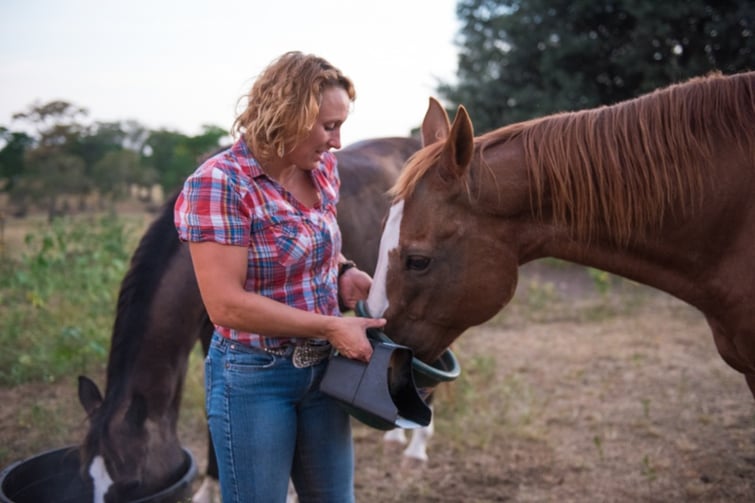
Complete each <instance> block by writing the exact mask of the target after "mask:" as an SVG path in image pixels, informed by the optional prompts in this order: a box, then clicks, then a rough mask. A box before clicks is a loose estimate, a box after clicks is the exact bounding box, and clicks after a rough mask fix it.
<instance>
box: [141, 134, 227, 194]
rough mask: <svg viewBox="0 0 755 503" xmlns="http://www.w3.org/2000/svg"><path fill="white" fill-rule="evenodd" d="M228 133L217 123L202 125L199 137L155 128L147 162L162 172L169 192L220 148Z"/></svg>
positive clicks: (159, 175) (146, 150)
mask: <svg viewBox="0 0 755 503" xmlns="http://www.w3.org/2000/svg"><path fill="white" fill-rule="evenodd" d="M226 134H227V133H226V132H225V131H224V130H222V129H220V128H219V127H217V126H209V125H205V126H202V133H201V134H199V135H197V136H185V135H183V134H180V133H177V132H175V131H167V130H160V131H153V132H152V133H151V134H150V135H149V138H147V141H146V142H145V156H146V158H147V159H148V160H147V161H145V162H146V163H148V164H149V165H150V166H151V167H152V169H153V170H154V171H155V172H157V173H158V177H159V180H160V185H162V187H163V189H164V190H165V192H166V193H167V192H172V191H174V190H175V189H177V188H178V187H180V185H181V184H182V183H183V181H184V180H185V179H186V177H187V176H188V175H189V174H190V173H191V172H192V171H193V170H194V169H195V168H196V167H197V166H198V164H199V162H200V161H201V159H202V158H204V157H205V156H206V155H207V154H208V153H209V152H212V151H214V150H217V149H218V146H219V145H220V142H221V140H222V139H223V138H224V137H225V136H226Z"/></svg>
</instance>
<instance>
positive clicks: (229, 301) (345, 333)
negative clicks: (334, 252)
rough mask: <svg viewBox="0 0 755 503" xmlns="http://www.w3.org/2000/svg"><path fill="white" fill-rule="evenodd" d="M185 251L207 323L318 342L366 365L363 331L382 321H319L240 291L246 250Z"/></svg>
mask: <svg viewBox="0 0 755 503" xmlns="http://www.w3.org/2000/svg"><path fill="white" fill-rule="evenodd" d="M189 251H190V252H191V260H192V263H193V264H194V272H195V274H196V277H197V283H198V284H199V291H200V293H201V295H202V301H203V302H204V305H205V308H206V309H207V314H208V315H209V316H210V319H211V320H212V322H213V323H215V324H217V325H221V326H224V327H229V328H233V329H235V330H240V331H244V332H253V333H259V334H263V335H265V336H267V337H276V336H277V337H318V338H323V339H326V340H328V341H330V343H331V344H333V346H334V347H335V348H336V349H337V350H338V351H339V352H340V353H341V354H342V355H343V356H346V357H347V358H356V359H359V360H365V361H366V360H369V357H370V356H371V354H372V346H371V345H370V343H369V341H368V340H367V336H366V333H365V331H366V329H367V328H368V327H382V326H383V325H385V320H370V319H369V318H356V317H347V318H340V317H336V316H325V315H321V314H317V313H311V312H308V311H304V310H301V309H296V308H293V307H291V306H287V305H285V304H283V303H281V302H277V301H275V300H272V299H269V298H267V297H265V296H263V295H259V294H256V293H254V292H248V291H246V290H244V282H245V281H246V273H247V249H246V247H243V246H229V245H222V244H219V243H215V242H211V241H208V242H201V243H193V242H192V243H189ZM357 272H361V271H357ZM347 274H348V271H347ZM362 274H364V273H362ZM345 276H346V275H344V277H345ZM367 277H368V278H369V276H367ZM368 289H369V287H368Z"/></svg>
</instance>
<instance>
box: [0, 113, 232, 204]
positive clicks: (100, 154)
mask: <svg viewBox="0 0 755 503" xmlns="http://www.w3.org/2000/svg"><path fill="white" fill-rule="evenodd" d="M86 116H87V111H86V110H85V109H83V108H78V107H76V106H74V105H72V104H70V103H68V102H66V101H52V102H50V103H46V104H38V103H35V104H33V105H31V106H29V108H28V110H27V111H25V112H21V113H17V114H15V115H14V120H15V121H19V122H22V123H25V124H26V126H27V128H28V129H30V130H34V131H35V135H34V136H33V137H32V136H28V135H27V134H25V133H20V132H14V131H10V130H9V129H7V128H5V127H2V126H0V191H7V192H9V193H10V195H11V200H12V202H13V205H14V212H17V213H25V212H26V211H27V210H28V208H29V207H31V206H37V207H44V208H46V209H47V210H48V215H49V217H50V218H53V217H54V216H56V215H59V214H66V213H68V211H67V210H68V209H69V208H66V205H69V204H70V203H69V201H71V200H72V199H75V200H77V202H78V204H79V205H80V206H81V207H82V209H93V208H86V204H87V203H86V202H85V200H86V196H89V195H91V194H92V193H96V194H97V195H98V196H99V197H98V199H97V200H98V201H99V202H100V205H99V208H104V207H106V204H102V203H112V202H114V201H116V200H117V199H119V198H121V197H122V196H123V195H124V194H125V193H126V191H127V190H128V189H129V188H130V186H131V185H134V184H135V185H138V186H141V187H150V186H151V185H153V184H155V183H159V184H160V185H162V187H163V188H164V189H165V191H166V192H172V191H173V190H174V189H175V188H177V187H178V186H179V185H180V184H181V183H182V182H183V181H184V179H185V178H186V177H187V176H188V175H189V173H191V172H192V171H193V170H194V169H195V168H196V167H197V165H198V164H199V162H200V160H201V159H202V158H203V157H204V156H206V155H207V154H208V153H209V152H212V151H215V150H217V148H218V146H219V144H220V141H221V139H223V138H224V137H225V136H226V133H225V131H223V130H222V129H220V128H218V127H215V126H209V125H206V126H204V127H203V130H202V132H201V133H200V134H199V135H197V136H186V135H184V134H181V133H178V132H175V131H166V130H159V131H149V130H147V129H146V128H144V127H143V126H141V125H140V124H139V123H137V122H134V121H125V122H95V123H93V124H90V123H87V122H86V120H85V119H86ZM64 196H65V197H64Z"/></svg>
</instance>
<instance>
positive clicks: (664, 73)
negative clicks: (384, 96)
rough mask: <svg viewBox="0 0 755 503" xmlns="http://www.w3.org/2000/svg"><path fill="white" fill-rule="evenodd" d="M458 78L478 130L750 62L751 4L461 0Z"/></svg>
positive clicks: (455, 99)
mask: <svg viewBox="0 0 755 503" xmlns="http://www.w3.org/2000/svg"><path fill="white" fill-rule="evenodd" d="M457 15H458V17H459V19H460V20H461V21H462V29H461V32H460V38H459V40H460V43H459V45H460V52H459V61H458V68H457V77H458V84H456V85H451V84H442V85H441V86H440V87H439V88H438V91H439V93H440V94H441V96H443V97H444V98H446V99H447V100H448V101H450V102H451V104H453V105H457V104H464V106H465V107H466V108H467V109H468V111H469V112H470V114H471V116H472V118H473V119H474V122H475V129H476V131H477V132H478V133H481V132H484V131H489V130H491V129H495V128H497V127H500V126H503V125H505V124H508V123H511V122H516V121H521V120H525V119H529V118H532V117H537V116H542V115H546V114H549V113H553V112H558V111H563V110H576V109H583V108H591V107H595V106H598V105H604V104H611V103H615V102H618V101H621V100H625V99H629V98H632V97H635V96H638V95H640V94H642V93H645V92H649V91H651V90H653V89H656V88H658V87H662V86H664V85H667V84H669V83H671V82H676V81H680V80H684V79H687V78H689V77H692V76H696V75H702V74H705V73H708V72H710V71H712V70H720V71H723V72H725V73H734V72H738V71H743V70H748V69H750V68H751V67H752V64H753V57H754V56H755V36H753V30H755V3H753V2H751V1H749V0H721V1H716V2H713V1H712V0H707V1H706V0H669V1H666V2H656V1H655V0H606V1H601V2H595V1H593V0H569V1H567V0H512V1H501V0H460V1H459V4H458V5H457Z"/></svg>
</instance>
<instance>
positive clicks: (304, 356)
mask: <svg viewBox="0 0 755 503" xmlns="http://www.w3.org/2000/svg"><path fill="white" fill-rule="evenodd" d="M262 349H263V350H264V351H265V352H266V353H270V354H271V355H276V356H284V357H289V356H290V357H291V362H292V363H293V364H294V367H296V368H298V369H303V368H307V367H311V366H313V365H317V364H318V363H320V362H321V361H323V360H326V359H327V358H329V357H330V354H331V353H332V351H333V346H331V344H330V343H329V342H325V341H306V342H305V343H304V344H297V345H293V344H289V345H286V346H281V347H277V348H262Z"/></svg>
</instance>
